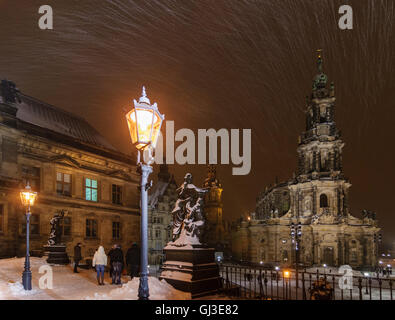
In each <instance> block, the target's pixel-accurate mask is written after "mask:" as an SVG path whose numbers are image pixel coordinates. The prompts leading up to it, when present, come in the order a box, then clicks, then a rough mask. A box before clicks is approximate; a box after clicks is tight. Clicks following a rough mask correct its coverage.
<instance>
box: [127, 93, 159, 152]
mask: <svg viewBox="0 0 395 320" xmlns="http://www.w3.org/2000/svg"><path fill="white" fill-rule="evenodd" d="M164 118H165V116H164V115H162V114H160V112H159V110H158V106H157V104H156V103H154V104H152V105H151V102H150V100H149V99H148V97H147V94H146V92H145V87H143V92H142V96H141V97H140V99H139V101H138V102H137V101H136V100H134V108H133V109H132V110H131V111H129V112H128V113H127V114H126V120H127V123H128V127H129V133H130V137H131V138H132V143H133V144H134V145H135V146H136V148H137V149H139V150H142V149H144V148H145V147H147V146H148V145H151V146H152V147H153V148H155V147H156V143H157V142H158V137H159V134H160V128H161V126H162V122H163V120H164Z"/></svg>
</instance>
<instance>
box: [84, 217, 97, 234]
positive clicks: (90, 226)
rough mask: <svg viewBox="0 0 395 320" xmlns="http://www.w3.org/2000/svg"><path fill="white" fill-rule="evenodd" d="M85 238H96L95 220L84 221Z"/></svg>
mask: <svg viewBox="0 0 395 320" xmlns="http://www.w3.org/2000/svg"><path fill="white" fill-rule="evenodd" d="M86 237H87V238H96V237H97V221H96V220H95V219H86Z"/></svg>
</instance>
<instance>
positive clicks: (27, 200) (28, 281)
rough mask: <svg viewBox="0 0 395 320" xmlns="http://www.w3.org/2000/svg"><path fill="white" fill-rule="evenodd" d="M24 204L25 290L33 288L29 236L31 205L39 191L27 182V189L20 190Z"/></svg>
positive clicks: (23, 276)
mask: <svg viewBox="0 0 395 320" xmlns="http://www.w3.org/2000/svg"><path fill="white" fill-rule="evenodd" d="M20 196H21V202H22V205H23V206H24V207H25V208H26V257H25V270H24V271H23V273H22V284H23V288H24V289H25V290H32V272H31V270H30V254H29V251H30V250H29V240H30V239H29V236H30V234H29V233H30V215H31V214H30V207H31V206H33V205H34V201H35V200H36V198H37V192H34V191H32V188H31V187H30V185H29V182H27V184H26V187H25V189H23V190H21V192H20Z"/></svg>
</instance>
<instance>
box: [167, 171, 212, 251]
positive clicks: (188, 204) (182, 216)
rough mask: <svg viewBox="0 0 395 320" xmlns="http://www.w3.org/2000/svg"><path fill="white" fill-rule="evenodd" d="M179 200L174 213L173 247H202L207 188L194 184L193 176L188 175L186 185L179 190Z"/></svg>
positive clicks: (185, 179)
mask: <svg viewBox="0 0 395 320" xmlns="http://www.w3.org/2000/svg"><path fill="white" fill-rule="evenodd" d="M176 191H177V192H178V199H177V201H176V203H175V205H174V209H173V211H172V215H173V242H172V244H173V245H176V246H186V245H200V244H201V241H203V229H204V226H205V217H204V213H203V199H204V194H205V193H206V192H207V191H208V189H207V188H203V189H201V188H198V187H196V186H195V185H194V184H192V174H190V173H187V174H186V175H185V177H184V183H183V184H182V185H181V187H179V188H178V189H177V190H176Z"/></svg>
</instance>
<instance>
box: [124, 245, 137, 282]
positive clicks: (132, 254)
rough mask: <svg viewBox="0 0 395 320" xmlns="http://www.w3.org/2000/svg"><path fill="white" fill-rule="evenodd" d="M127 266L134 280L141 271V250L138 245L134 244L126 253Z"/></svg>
mask: <svg viewBox="0 0 395 320" xmlns="http://www.w3.org/2000/svg"><path fill="white" fill-rule="evenodd" d="M126 266H127V268H128V273H129V275H130V278H131V279H133V278H134V277H137V276H138V275H139V271H140V248H139V246H138V245H137V243H135V242H134V243H133V244H132V246H131V247H130V248H129V249H128V251H127V253H126Z"/></svg>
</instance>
